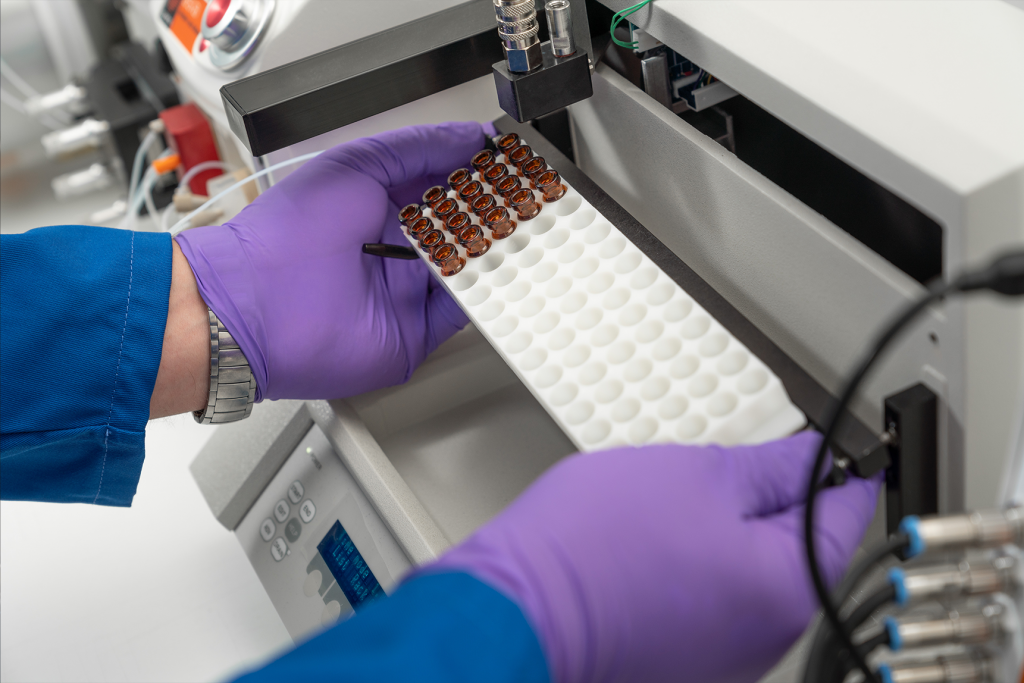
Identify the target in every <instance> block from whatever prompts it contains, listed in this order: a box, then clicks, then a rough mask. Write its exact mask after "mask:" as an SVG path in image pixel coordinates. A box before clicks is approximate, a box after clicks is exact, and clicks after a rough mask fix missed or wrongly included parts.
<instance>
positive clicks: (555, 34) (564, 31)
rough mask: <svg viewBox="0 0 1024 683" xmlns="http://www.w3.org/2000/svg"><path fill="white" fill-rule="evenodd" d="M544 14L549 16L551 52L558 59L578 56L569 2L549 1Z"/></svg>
mask: <svg viewBox="0 0 1024 683" xmlns="http://www.w3.org/2000/svg"><path fill="white" fill-rule="evenodd" d="M544 12H545V13H547V15H548V35H549V36H551V52H552V53H554V55H555V56H556V57H568V56H569V55H573V54H576V42H575V41H574V40H573V39H572V7H571V6H570V5H569V0H548V3H547V4H546V5H544Z"/></svg>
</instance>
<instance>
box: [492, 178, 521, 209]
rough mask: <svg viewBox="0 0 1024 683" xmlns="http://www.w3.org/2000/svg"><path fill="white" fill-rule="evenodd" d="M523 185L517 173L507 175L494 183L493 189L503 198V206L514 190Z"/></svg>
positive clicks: (506, 203)
mask: <svg viewBox="0 0 1024 683" xmlns="http://www.w3.org/2000/svg"><path fill="white" fill-rule="evenodd" d="M522 186H523V184H522V182H520V180H519V176H517V175H507V176H505V177H504V178H502V179H501V180H499V181H498V182H497V183H495V184H494V191H495V192H497V193H498V195H499V196H500V197H501V198H502V199H504V200H505V206H508V205H509V203H508V198H509V197H511V196H512V193H514V192H515V191H516V190H518V189H519V188H521V187H522Z"/></svg>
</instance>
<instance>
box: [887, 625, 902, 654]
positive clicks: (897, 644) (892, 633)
mask: <svg viewBox="0 0 1024 683" xmlns="http://www.w3.org/2000/svg"><path fill="white" fill-rule="evenodd" d="M883 623H884V625H885V632H886V633H888V634H889V649H890V650H892V651H893V652H898V651H899V649H900V648H901V647H903V640H902V639H901V638H900V627H899V623H898V622H897V621H896V619H894V618H893V617H886V618H885V621H884V622H883Z"/></svg>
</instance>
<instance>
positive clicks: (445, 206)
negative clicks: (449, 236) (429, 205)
mask: <svg viewBox="0 0 1024 683" xmlns="http://www.w3.org/2000/svg"><path fill="white" fill-rule="evenodd" d="M458 210H459V203H458V202H457V201H455V200H454V199H451V198H446V199H442V200H441V201H440V202H438V203H437V206H435V207H434V215H435V216H437V217H438V219H439V220H440V221H441V222H442V223H444V222H445V221H446V220H448V216H451V215H452V214H453V213H455V212H456V211H458Z"/></svg>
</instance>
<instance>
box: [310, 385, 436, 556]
mask: <svg viewBox="0 0 1024 683" xmlns="http://www.w3.org/2000/svg"><path fill="white" fill-rule="evenodd" d="M308 405H309V407H310V410H311V412H312V415H313V419H314V420H315V421H316V424H317V426H318V427H320V429H322V430H323V432H324V434H326V435H327V440H328V441H330V442H331V446H332V447H333V448H334V451H335V453H337V455H338V457H339V458H341V461H342V463H344V465H345V467H346V468H347V469H348V471H349V472H350V473H351V474H352V477H353V478H354V479H355V480H356V482H358V484H359V486H360V487H361V488H362V490H363V493H365V494H366V497H367V498H368V499H369V500H370V503H371V504H372V505H373V506H374V508H375V509H376V510H377V514H379V515H380V517H381V519H382V520H384V524H385V525H387V527H388V530H389V531H390V532H391V534H392V535H393V536H394V537H395V540H397V541H398V544H399V545H400V546H401V547H402V550H404V551H405V554H406V555H407V556H408V557H409V559H410V560H412V562H413V564H417V565H419V564H424V563H426V562H429V561H431V560H433V559H435V558H437V557H438V556H439V555H440V554H441V553H442V552H444V551H445V550H446V549H447V548H448V546H450V545H451V542H450V541H449V540H448V538H447V537H446V536H445V535H444V532H442V531H441V529H440V528H438V526H437V523H436V522H435V521H434V519H433V518H432V517H431V516H430V514H429V513H428V512H427V511H426V509H424V507H423V504H422V503H421V502H420V500H419V499H418V498H417V497H416V495H415V494H414V493H413V492H412V489H410V488H409V485H408V484H407V483H405V480H404V479H402V476H401V475H400V474H399V473H398V471H397V470H396V469H395V466H394V465H392V464H391V461H390V460H389V459H388V456H387V455H385V454H384V451H383V450H381V447H380V445H379V444H378V443H377V440H376V439H375V438H374V436H373V434H371V433H370V430H369V429H367V427H366V423H365V422H363V419H362V418H361V417H360V416H359V414H358V413H357V412H356V411H355V409H354V408H353V407H352V406H351V405H350V404H349V403H348V401H345V400H344V399H338V400H335V401H330V402H327V401H314V402H311V403H309V404H308Z"/></svg>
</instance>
